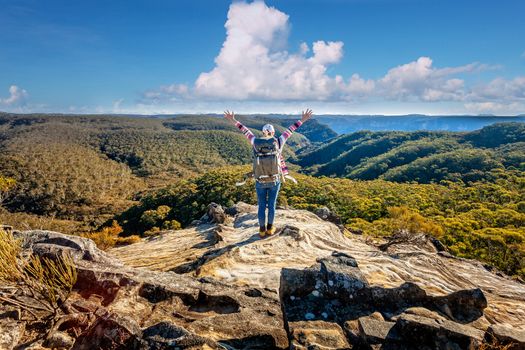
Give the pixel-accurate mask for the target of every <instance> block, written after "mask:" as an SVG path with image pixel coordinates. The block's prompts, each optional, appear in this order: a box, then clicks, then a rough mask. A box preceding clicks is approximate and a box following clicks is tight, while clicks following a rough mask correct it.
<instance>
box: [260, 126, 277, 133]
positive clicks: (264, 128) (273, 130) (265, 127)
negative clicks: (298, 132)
mask: <svg viewBox="0 0 525 350" xmlns="http://www.w3.org/2000/svg"><path fill="white" fill-rule="evenodd" d="M262 131H263V132H264V131H267V132H275V129H274V128H273V125H272V124H266V125H264V126H263V128H262Z"/></svg>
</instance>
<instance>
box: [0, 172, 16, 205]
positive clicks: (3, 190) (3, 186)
mask: <svg viewBox="0 0 525 350" xmlns="http://www.w3.org/2000/svg"><path fill="white" fill-rule="evenodd" d="M15 183H16V181H15V180H14V179H11V178H6V177H2V176H0V205H1V204H2V202H3V201H4V198H5V196H6V195H7V193H8V192H9V190H10V189H12V188H13V187H14V186H15Z"/></svg>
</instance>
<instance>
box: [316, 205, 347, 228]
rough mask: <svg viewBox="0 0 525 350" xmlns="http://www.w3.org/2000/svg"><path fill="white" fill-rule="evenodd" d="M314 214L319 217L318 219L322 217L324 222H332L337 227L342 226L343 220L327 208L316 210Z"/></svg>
mask: <svg viewBox="0 0 525 350" xmlns="http://www.w3.org/2000/svg"><path fill="white" fill-rule="evenodd" d="M314 213H315V215H317V216H318V217H320V218H321V219H323V220H326V221H329V222H332V223H334V224H336V225H340V224H341V218H340V217H339V216H337V215H336V214H334V213H333V212H332V211H331V210H330V209H328V208H327V207H322V208H317V209H315V210H314Z"/></svg>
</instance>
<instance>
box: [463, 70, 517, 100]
mask: <svg viewBox="0 0 525 350" xmlns="http://www.w3.org/2000/svg"><path fill="white" fill-rule="evenodd" d="M469 99H470V100H473V101H486V100H489V101H493V100H498V101H525V76H519V77H516V78H514V79H512V80H507V79H503V78H496V79H494V80H492V81H491V82H489V83H488V84H483V85H479V86H476V87H474V88H473V89H472V93H471V94H470V96H469Z"/></svg>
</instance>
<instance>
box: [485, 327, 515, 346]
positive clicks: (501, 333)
mask: <svg viewBox="0 0 525 350" xmlns="http://www.w3.org/2000/svg"><path fill="white" fill-rule="evenodd" d="M485 339H486V340H487V341H489V342H494V341H495V342H497V343H498V344H501V345H502V346H506V347H505V349H509V350H525V330H523V329H516V328H514V327H511V326H508V325H505V324H494V325H491V326H490V327H489V328H488V329H487V333H486V334H485Z"/></svg>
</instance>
